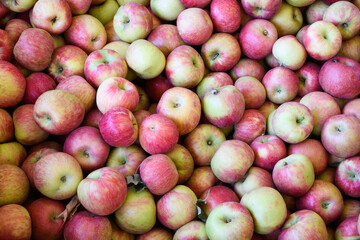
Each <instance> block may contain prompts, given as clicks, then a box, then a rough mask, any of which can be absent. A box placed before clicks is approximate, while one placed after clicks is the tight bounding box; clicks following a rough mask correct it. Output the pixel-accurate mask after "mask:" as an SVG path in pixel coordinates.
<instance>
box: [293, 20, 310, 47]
mask: <svg viewBox="0 0 360 240" xmlns="http://www.w3.org/2000/svg"><path fill="white" fill-rule="evenodd" d="M309 26H310V25H304V26H303V27H301V28H300V30H299V31H298V32H297V33H296V36H295V37H296V38H297V40H298V41H299V42H300V43H301V44H302V45H304V35H305V32H306V30H307V29H308V28H309Z"/></svg>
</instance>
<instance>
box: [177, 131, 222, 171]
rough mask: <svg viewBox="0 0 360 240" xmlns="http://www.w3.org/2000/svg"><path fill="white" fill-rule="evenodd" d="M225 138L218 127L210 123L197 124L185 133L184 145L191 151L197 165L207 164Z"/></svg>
mask: <svg viewBox="0 0 360 240" xmlns="http://www.w3.org/2000/svg"><path fill="white" fill-rule="evenodd" d="M225 140H226V138H225V135H224V133H223V132H222V131H221V130H220V129H219V128H217V127H215V126H214V125H212V124H199V125H198V126H197V127H196V128H195V129H194V130H192V131H191V132H190V133H189V134H187V135H186V137H185V139H184V146H185V147H186V148H187V149H188V150H189V152H190V153H191V155H192V157H193V159H194V163H195V164H196V165H197V166H207V165H210V161H211V158H212V157H213V156H214V154H215V152H216V151H217V150H218V148H219V147H220V145H221V143H223V142H224V141H225Z"/></svg>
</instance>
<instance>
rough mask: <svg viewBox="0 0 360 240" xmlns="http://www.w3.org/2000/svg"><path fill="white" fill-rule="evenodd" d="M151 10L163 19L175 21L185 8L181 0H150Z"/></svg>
mask: <svg viewBox="0 0 360 240" xmlns="http://www.w3.org/2000/svg"><path fill="white" fill-rule="evenodd" d="M150 8H151V12H152V13H153V14H154V15H155V16H157V17H158V18H160V19H161V20H163V21H168V22H171V21H175V20H176V19H177V17H178V16H179V14H180V13H181V12H182V11H183V10H185V6H184V5H183V4H182V3H181V1H180V0H171V1H167V0H152V1H150Z"/></svg>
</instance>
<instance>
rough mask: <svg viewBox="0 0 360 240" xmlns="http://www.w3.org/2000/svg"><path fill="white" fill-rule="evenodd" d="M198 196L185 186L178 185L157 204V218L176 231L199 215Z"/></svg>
mask: <svg viewBox="0 0 360 240" xmlns="http://www.w3.org/2000/svg"><path fill="white" fill-rule="evenodd" d="M196 201H197V198H196V195H195V193H194V192H193V191H192V190H191V189H190V188H189V187H187V186H185V185H177V186H176V187H174V188H173V189H172V190H170V191H169V192H167V193H166V194H164V195H163V196H162V197H161V198H160V199H159V200H158V201H157V203H156V214H157V218H158V220H159V221H160V223H162V224H163V225H164V226H165V227H167V228H169V229H172V230H175V229H178V228H180V227H181V226H183V225H184V224H186V223H188V222H190V221H192V220H193V219H194V218H195V217H196V215H197V208H196Z"/></svg>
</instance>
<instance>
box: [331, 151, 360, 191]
mask: <svg viewBox="0 0 360 240" xmlns="http://www.w3.org/2000/svg"><path fill="white" fill-rule="evenodd" d="M359 175H360V157H352V158H348V159H345V160H344V161H342V162H341V163H340V164H339V166H338V167H337V169H336V174H335V184H336V186H337V187H338V188H339V189H340V191H341V192H342V193H343V194H344V195H346V196H349V197H354V198H358V197H360V178H359Z"/></svg>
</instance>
